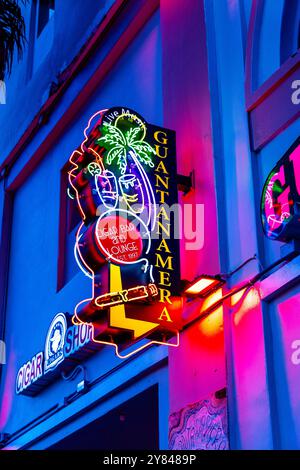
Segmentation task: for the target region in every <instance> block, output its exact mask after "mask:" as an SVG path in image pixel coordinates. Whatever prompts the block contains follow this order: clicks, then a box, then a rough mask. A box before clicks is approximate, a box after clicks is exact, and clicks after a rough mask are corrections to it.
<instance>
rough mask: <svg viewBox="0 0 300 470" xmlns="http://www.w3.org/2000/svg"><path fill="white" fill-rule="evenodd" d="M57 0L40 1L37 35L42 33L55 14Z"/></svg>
mask: <svg viewBox="0 0 300 470" xmlns="http://www.w3.org/2000/svg"><path fill="white" fill-rule="evenodd" d="M54 9H55V0H39V1H38V25H37V36H39V35H40V34H41V32H42V31H43V29H44V27H45V26H46V24H47V23H48V21H49V20H50V18H51V17H52V15H53V14H54Z"/></svg>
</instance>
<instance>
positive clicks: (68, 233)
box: [57, 162, 81, 290]
mask: <svg viewBox="0 0 300 470" xmlns="http://www.w3.org/2000/svg"><path fill="white" fill-rule="evenodd" d="M68 171H69V162H68V164H67V165H65V166H64V168H63V169H62V171H61V185H60V214H59V247H58V271H57V274H58V275H57V290H60V289H61V288H62V287H63V286H64V285H65V284H66V283H67V282H69V281H70V280H71V279H72V278H73V277H74V276H75V274H77V273H78V266H77V263H76V260H75V257H74V246H75V240H76V232H77V229H78V227H79V224H80V223H81V217H80V214H79V211H78V206H77V204H76V201H75V200H74V199H71V197H68V195H67V189H68Z"/></svg>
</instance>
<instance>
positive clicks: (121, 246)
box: [96, 215, 143, 264]
mask: <svg viewBox="0 0 300 470" xmlns="http://www.w3.org/2000/svg"><path fill="white" fill-rule="evenodd" d="M96 239H97V242H98V245H99V248H100V250H101V252H102V253H103V254H104V256H105V257H106V258H107V257H109V258H110V259H111V260H112V262H116V263H118V262H120V264H122V263H132V262H135V261H136V260H138V259H139V258H140V256H141V254H142V251H143V240H142V238H141V235H140V232H139V231H138V229H137V228H136V226H135V225H134V224H133V223H132V222H131V221H130V220H128V219H125V217H122V216H120V215H109V216H107V217H104V218H103V219H100V220H99V222H98V223H97V227H96Z"/></svg>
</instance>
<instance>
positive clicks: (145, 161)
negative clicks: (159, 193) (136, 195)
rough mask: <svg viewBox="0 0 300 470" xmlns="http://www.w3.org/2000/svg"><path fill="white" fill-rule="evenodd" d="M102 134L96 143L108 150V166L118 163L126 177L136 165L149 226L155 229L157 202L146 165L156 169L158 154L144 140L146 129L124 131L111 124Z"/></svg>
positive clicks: (105, 127) (132, 127) (106, 157)
mask: <svg viewBox="0 0 300 470" xmlns="http://www.w3.org/2000/svg"><path fill="white" fill-rule="evenodd" d="M116 124H117V123H116ZM102 134H103V135H102V136H101V137H100V138H99V139H97V141H96V143H97V144H98V145H100V146H102V147H104V148H105V149H106V156H105V159H106V161H105V163H106V164H107V165H112V164H113V163H114V162H116V164H117V166H118V168H119V170H120V172H121V175H124V174H125V173H126V170H127V168H129V173H131V171H132V170H131V168H130V163H131V162H132V163H133V164H134V167H135V173H137V174H138V178H139V181H140V182H141V183H142V184H143V188H144V192H145V194H144V201H145V206H147V207H148V221H147V225H151V229H153V228H154V225H155V217H156V202H155V196H154V193H153V189H152V187H151V184H150V181H149V178H148V176H147V174H146V172H145V169H144V165H147V166H149V167H150V168H153V167H154V163H153V161H152V156H153V155H156V152H155V150H154V148H153V147H151V145H150V144H149V143H148V142H146V141H145V140H144V139H145V136H146V128H144V127H141V126H136V125H133V126H130V127H129V129H128V130H122V129H120V128H119V127H117V125H113V124H110V125H106V126H103V129H102Z"/></svg>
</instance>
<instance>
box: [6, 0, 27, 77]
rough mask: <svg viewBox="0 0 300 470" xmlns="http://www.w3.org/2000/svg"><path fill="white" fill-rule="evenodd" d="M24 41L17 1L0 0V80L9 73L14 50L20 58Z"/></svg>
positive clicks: (20, 12)
mask: <svg viewBox="0 0 300 470" xmlns="http://www.w3.org/2000/svg"><path fill="white" fill-rule="evenodd" d="M22 3H24V4H25V3H26V0H23V1H22ZM25 43H26V36H25V22H24V18H23V16H22V11H21V8H20V6H19V4H18V2H17V1H16V0H0V80H3V79H4V76H5V74H8V75H10V73H11V69H12V63H13V57H14V51H15V50H16V51H17V58H18V60H20V59H21V58H22V55H23V51H24V47H25Z"/></svg>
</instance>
